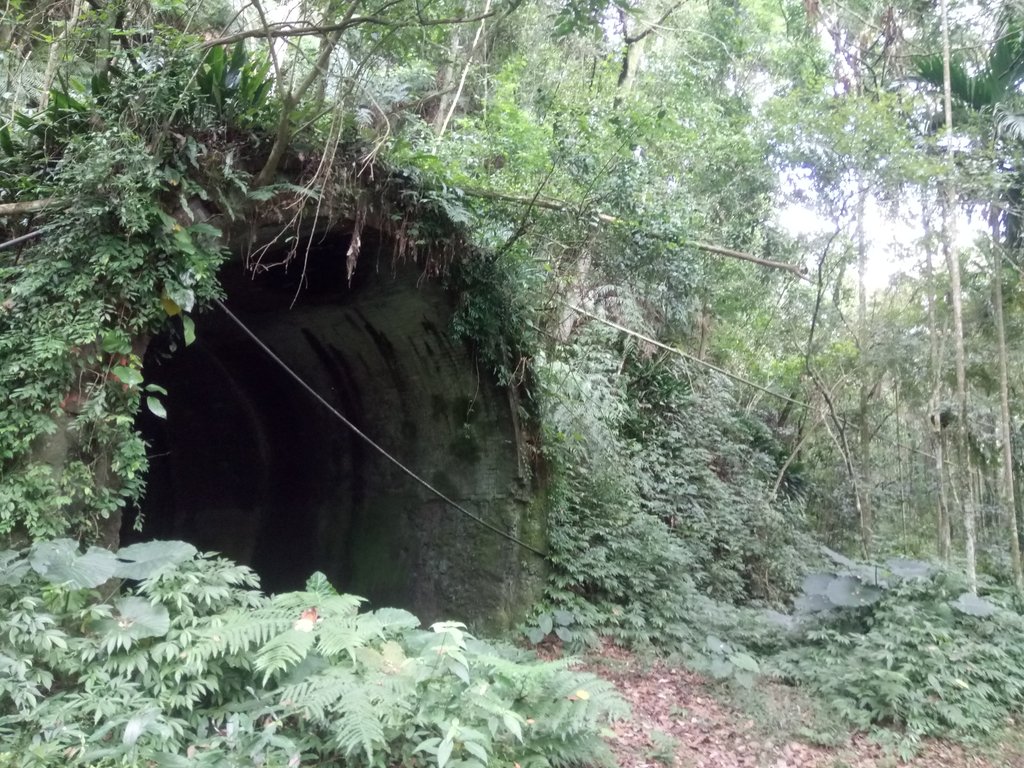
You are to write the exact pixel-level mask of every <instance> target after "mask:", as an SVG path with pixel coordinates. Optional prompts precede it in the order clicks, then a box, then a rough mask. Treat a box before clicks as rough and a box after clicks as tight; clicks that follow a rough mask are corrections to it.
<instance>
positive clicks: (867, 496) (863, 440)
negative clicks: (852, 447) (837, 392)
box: [857, 182, 875, 558]
mask: <svg viewBox="0 0 1024 768" xmlns="http://www.w3.org/2000/svg"><path fill="white" fill-rule="evenodd" d="M867 198H868V188H867V185H866V184H864V183H863V182H862V183H861V186H860V189H859V190H858V192H857V345H858V346H859V347H860V350H859V351H860V357H861V360H866V359H867V352H868V347H869V346H870V344H871V340H870V338H869V336H868V296H867V285H866V276H867V268H868V248H867V236H866V234H865V231H864V217H865V213H866V209H867ZM861 367H862V370H861V383H860V393H859V402H858V408H857V419H858V425H859V429H858V435H857V437H858V451H857V453H858V459H859V461H858V464H859V473H860V480H861V488H862V489H863V490H862V493H861V503H860V540H861V549H862V550H863V551H864V557H866V558H869V557H871V543H872V542H871V540H872V537H873V535H874V525H875V520H874V509H873V507H872V503H873V502H872V498H871V418H870V413H869V411H870V404H871V385H870V383H869V382H868V378H869V377H868V371H867V370H863V368H864V365H863V363H862V366H861Z"/></svg>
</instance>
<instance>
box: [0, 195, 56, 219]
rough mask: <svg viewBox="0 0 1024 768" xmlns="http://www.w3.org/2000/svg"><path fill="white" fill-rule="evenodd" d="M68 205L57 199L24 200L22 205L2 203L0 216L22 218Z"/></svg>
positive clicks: (0, 204)
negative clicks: (47, 209)
mask: <svg viewBox="0 0 1024 768" xmlns="http://www.w3.org/2000/svg"><path fill="white" fill-rule="evenodd" d="M66 205H67V202H66V201H64V200H58V199H57V198H55V197H47V198H43V199H42V200H23V201H22V202H20V203H0V216H20V215H21V214H23V213H37V212H39V211H41V210H43V209H45V208H63V207H64V206H66Z"/></svg>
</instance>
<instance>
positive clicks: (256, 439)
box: [122, 233, 519, 618]
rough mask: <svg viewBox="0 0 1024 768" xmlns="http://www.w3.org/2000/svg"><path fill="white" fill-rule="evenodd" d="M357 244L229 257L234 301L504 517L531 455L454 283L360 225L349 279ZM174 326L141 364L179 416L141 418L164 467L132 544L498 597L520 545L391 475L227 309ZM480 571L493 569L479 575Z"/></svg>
mask: <svg viewBox="0 0 1024 768" xmlns="http://www.w3.org/2000/svg"><path fill="white" fill-rule="evenodd" d="M347 248H348V238H347V236H344V235H343V236H340V237H337V236H336V237H333V238H325V239H324V241H323V242H322V243H321V244H320V245H318V246H317V247H316V248H315V249H313V250H312V251H311V253H310V258H309V262H308V265H307V267H308V268H307V273H306V275H305V280H304V282H303V283H300V275H301V269H298V268H296V267H297V266H298V265H296V264H293V265H292V268H291V269H289V270H288V271H284V270H280V269H278V270H271V271H268V272H265V273H263V274H260V275H257V276H255V277H252V276H251V275H248V274H246V273H245V272H244V271H243V269H242V267H241V266H240V265H239V264H237V263H232V264H229V265H228V266H227V267H226V268H225V271H224V273H223V275H222V277H223V285H224V287H225V291H226V295H227V299H226V304H227V306H228V307H229V308H231V309H232V311H233V312H235V313H236V314H238V315H239V316H240V318H241V319H242V320H243V322H245V323H246V325H247V326H248V327H249V328H250V329H251V330H253V331H254V332H255V333H256V335H257V336H258V337H260V338H261V339H262V340H263V341H265V342H266V343H267V344H268V345H269V346H270V347H271V348H272V349H274V351H275V353H276V354H278V355H280V356H281V357H282V358H284V359H285V361H286V363H288V364H289V365H290V366H292V367H293V368H294V369H295V370H296V372H297V373H298V374H299V375H300V376H301V377H302V378H303V379H304V380H306V381H307V382H308V383H309V384H310V385H311V386H312V387H313V388H314V389H315V390H316V391H317V392H318V393H319V394H321V395H322V396H324V397H325V398H326V399H327V400H328V401H329V402H331V404H332V406H334V407H335V408H337V409H338V410H339V411H341V412H342V413H343V414H345V416H346V417H348V418H349V419H351V420H352V421H353V422H354V423H355V425H356V426H357V427H359V428H360V429H362V430H363V431H365V432H366V433H367V434H368V435H369V436H370V437H372V438H373V439H375V440H377V441H378V442H380V443H381V444H382V445H383V446H384V447H385V448H386V449H388V450H390V451H392V452H393V453H395V454H396V456H397V457H398V458H399V459H400V460H401V461H403V463H406V464H407V465H408V466H411V467H412V468H413V469H414V470H415V471H417V472H419V473H421V474H422V475H424V476H425V477H426V478H427V479H429V480H430V481H431V482H432V483H434V484H435V485H437V486H438V487H439V488H440V489H441V490H442V491H443V492H445V493H447V494H449V495H451V496H452V497H453V498H455V499H457V500H459V501H465V502H466V503H467V504H470V505H476V507H477V508H478V509H480V508H481V507H482V508H483V511H484V513H485V516H486V515H488V514H489V515H491V516H493V517H494V519H495V521H496V522H500V524H501V526H502V527H503V528H504V527H507V522H508V509H510V508H511V507H510V505H508V504H505V500H504V499H502V498H499V496H500V495H501V494H509V493H510V490H511V489H512V487H513V486H514V485H515V482H516V480H517V474H518V467H519V463H518V453H517V447H516V439H517V436H516V434H515V427H514V423H513V420H512V418H511V414H510V409H509V401H508V398H507V393H506V392H505V391H503V390H501V389H500V388H499V387H497V385H496V384H494V383H493V382H487V381H484V382H481V380H480V379H479V378H478V376H479V374H478V367H477V366H476V365H475V364H474V362H473V361H472V360H471V359H470V355H469V352H468V350H467V349H466V348H465V346H464V345H463V344H461V343H458V342H456V341H455V340H454V339H453V338H451V337H450V336H449V335H448V334H447V333H446V332H445V331H444V330H443V329H445V328H447V327H448V324H449V321H450V317H451V313H452V300H451V297H450V296H449V295H448V294H447V293H446V292H445V291H444V289H443V288H442V287H441V286H440V284H438V283H437V281H430V280H426V281H425V280H422V273H421V270H420V269H419V268H418V267H417V266H416V265H415V264H404V265H402V264H399V265H395V264H394V263H393V261H392V258H391V249H390V247H388V244H387V243H384V242H382V240H381V239H380V238H378V237H375V236H373V235H372V234H371V235H370V236H369V237H368V236H367V235H366V234H365V233H364V237H363V247H362V254H361V256H360V260H359V263H358V265H357V270H356V273H355V274H354V275H353V276H352V281H351V286H350V284H349V281H348V279H347V275H346V270H345V252H346V250H347ZM299 288H301V289H302V290H301V291H300V292H299V297H298V301H297V302H296V303H295V307H294V309H290V308H289V306H290V305H291V303H292V301H293V299H294V297H295V294H296V291H297V290H298V289H299ZM170 325H171V328H170V329H169V330H168V331H167V332H165V333H163V334H161V335H160V336H159V337H157V338H155V339H154V340H153V341H152V343H151V344H150V346H149V349H148V350H147V353H146V358H145V366H144V372H145V374H146V377H147V381H149V382H152V383H156V384H159V385H161V386H163V387H164V388H165V389H167V391H168V394H167V396H166V397H165V401H166V410H167V418H166V420H164V419H158V418H157V417H156V416H154V415H153V414H151V413H149V412H148V411H146V409H143V410H142V412H141V413H140V415H139V418H138V422H137V426H138V428H139V430H140V431H141V433H142V435H143V437H144V439H145V440H146V442H147V445H148V451H147V453H148V454H149V455H150V456H151V460H150V470H149V476H148V480H147V493H146V496H145V498H144V500H143V501H142V503H141V504H140V505H139V508H138V509H136V510H129V512H128V513H127V514H126V515H125V518H124V522H123V526H122V541H123V542H124V543H130V542H132V541H138V540H143V539H153V538H164V539H183V540H185V541H189V542H190V543H192V544H194V545H196V546H197V547H198V548H199V549H200V550H201V551H216V552H219V553H221V554H223V555H225V556H227V557H230V558H231V559H233V560H236V561H237V562H240V563H244V564H247V565H250V566H251V567H252V568H253V570H255V571H256V573H257V574H258V575H259V576H260V579H261V584H262V587H263V589H264V590H265V591H267V592H281V591H288V590H294V589H301V588H302V587H303V585H304V584H305V582H306V580H307V578H308V577H309V576H310V574H312V573H313V572H314V571H322V572H323V573H325V574H326V575H327V577H328V579H329V580H330V581H331V582H332V584H334V586H335V587H336V588H338V589H340V590H342V591H347V592H352V593H355V594H360V595H362V596H365V597H367V598H368V599H369V600H370V602H371V604H372V605H377V606H380V605H394V606H397V607H403V608H408V609H410V610H413V611H414V612H416V613H417V614H419V615H420V616H421V618H431V617H437V618H440V617H442V616H443V617H446V618H453V617H454V618H464V617H468V616H469V615H470V614H473V613H476V614H478V615H479V614H480V613H481V612H487V611H493V610H495V609H497V608H498V607H499V604H500V603H501V601H502V600H504V599H505V598H504V597H503V596H502V595H503V594H504V592H508V591H509V590H510V586H509V584H508V583H507V582H508V579H509V578H512V577H513V571H514V570H515V568H514V567H513V566H511V565H510V564H509V563H508V562H507V561H508V559H509V553H508V552H507V551H506V548H503V547H502V546H501V545H498V544H495V542H493V541H491V540H489V539H482V538H481V533H480V531H477V530H473V529H469V528H467V524H466V522H465V521H464V520H459V519H457V517H458V516H457V515H455V516H453V515H452V514H451V513H450V511H448V510H446V509H444V505H443V504H439V503H438V502H437V500H436V499H434V498H428V497H427V496H426V495H425V494H424V491H423V489H421V488H420V487H419V486H418V485H416V483H415V481H413V480H412V479H411V478H408V477H407V476H405V475H402V474H401V473H400V472H396V471H395V469H394V467H392V466H390V465H389V464H387V462H386V461H385V460H384V459H383V458H382V457H381V456H379V454H377V453H376V452H375V451H374V450H373V449H372V448H371V447H370V446H369V445H367V444H366V443H364V442H363V441H362V440H361V439H360V438H359V437H358V436H356V435H355V434H354V433H353V432H351V431H349V430H348V429H347V428H346V427H345V426H344V425H343V424H342V423H340V422H339V421H337V420H335V419H334V418H333V417H332V416H331V414H330V412H329V411H328V410H327V409H326V408H324V407H323V406H322V405H321V404H320V403H318V402H317V401H316V400H315V399H314V398H313V397H312V396H310V395H309V393H307V392H305V391H304V390H303V389H302V388H301V386H300V385H299V384H298V383H296V382H295V381H294V380H292V379H291V378H290V377H289V375H288V374H287V373H286V372H285V371H284V370H282V369H281V368H280V367H279V366H278V365H277V364H276V363H275V362H274V361H273V360H272V359H271V358H270V357H269V356H268V355H266V354H265V352H263V350H261V349H260V348H259V347H258V346H257V345H256V344H255V343H254V342H253V341H252V340H251V339H249V338H247V337H246V336H245V335H244V333H243V332H242V331H241V330H240V329H238V328H237V327H235V326H234V325H233V323H231V321H230V320H229V319H228V318H227V317H226V316H225V315H224V314H223V313H222V312H220V311H216V310H211V311H208V312H205V313H202V314H201V315H199V316H198V317H197V318H196V329H197V338H196V341H195V343H194V344H192V345H191V346H189V347H188V348H184V345H183V342H182V340H181V338H180V335H179V334H178V333H176V331H175V330H174V325H175V323H173V322H172V323H171V324H170ZM467 435H469V436H470V437H469V438H467ZM467 441H468V443H469V444H468V445H467ZM467 448H469V449H472V450H468V449H467ZM492 497H493V498H492ZM511 506H515V505H514V504H513V505H511ZM140 515H141V519H142V528H141V531H135V530H134V524H135V523H136V521H137V520H138V519H139V516H140ZM503 517H504V520H502V519H501V518H503ZM491 538H493V536H492V537H491ZM467 547H470V549H473V551H472V552H467ZM474 548H475V549H474ZM477 571H479V572H480V573H484V574H486V573H489V574H490V580H491V581H493V582H494V583H493V584H490V585H488V586H487V587H486V588H483V589H481V588H480V585H479V584H478V583H474V582H476V580H477V578H479V575H480V574H479V573H477ZM503 590H504V592H503ZM485 593H486V594H485ZM491 593H493V594H491Z"/></svg>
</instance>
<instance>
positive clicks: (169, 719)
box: [0, 539, 624, 768]
mask: <svg viewBox="0 0 1024 768" xmlns="http://www.w3.org/2000/svg"><path fill="white" fill-rule="evenodd" d="M0 563H2V571H0V596H2V600H0V605H2V606H3V607H2V609H0V637H2V640H0V669H2V672H3V674H2V676H0V737H2V739H0V740H2V744H3V746H2V747H0V761H2V762H3V764H4V765H10V766H25V767H26V768H27V767H28V766H58V765H59V766H65V765H67V766H90V767H92V768H100V767H101V766H127V765H150V764H154V765H166V766H178V765H181V766H235V765H238V766H241V765H252V764H253V763H254V762H255V763H256V764H268V765H286V764H295V765H298V764H304V763H305V762H306V761H315V762H318V763H333V764H337V763H338V762H340V761H343V762H344V764H345V765H353V766H356V765H365V766H385V765H406V766H426V765H435V766H438V768H443V767H444V766H446V765H448V766H464V767H465V768H473V766H477V767H479V766H483V765H488V764H501V765H511V764H512V763H518V764H520V765H523V766H537V767H538V768H539V767H540V766H558V765H578V764H584V763H585V764H588V765H597V764H601V763H603V762H605V761H606V760H607V753H606V747H605V746H604V744H603V742H602V741H601V740H600V739H599V738H598V730H599V728H600V727H601V725H602V723H605V722H607V720H608V718H610V717H618V716H621V715H622V714H623V713H624V705H623V703H622V702H621V700H620V699H618V697H617V695H616V694H615V693H614V691H613V690H612V689H611V686H610V685H609V684H608V683H606V682H604V681H601V680H599V679H597V678H595V677H593V676H591V675H586V674H582V673H578V672H573V671H571V670H570V668H569V667H570V662H569V660H562V661H555V662H540V661H537V660H536V659H533V658H531V657H530V655H529V654H525V653H523V652H521V651H517V650H514V649H512V648H510V647H505V646H502V645H493V644H488V643H484V642H482V641H480V640H477V639H475V638H474V637H472V636H471V635H469V634H468V633H467V632H466V631H465V628H464V627H463V626H462V625H460V624H457V623H440V624H435V625H434V626H433V627H432V628H431V629H430V630H429V631H427V630H420V629H418V626H419V621H418V620H417V619H416V618H415V617H414V616H412V615H411V614H409V613H407V612H405V611H400V610H397V609H388V608H382V609H378V610H375V611H371V612H363V613H361V612H359V605H360V603H361V602H362V601H361V599H360V598H357V597H353V596H351V595H342V594H338V593H337V592H336V591H335V590H334V589H333V588H332V587H331V586H330V584H328V583H327V582H326V580H325V579H324V578H323V577H322V576H321V575H319V574H314V575H313V576H312V577H311V578H310V581H309V583H308V584H307V587H306V590H305V591H303V592H292V593H286V594H281V595H276V596H275V597H272V598H268V597H265V596H264V595H263V594H261V593H260V592H259V591H258V590H257V589H255V586H256V578H255V576H254V574H253V573H252V572H251V571H249V570H248V569H246V568H244V567H241V566H238V565H235V564H233V563H230V562H228V561H225V560H223V559H219V558H212V557H208V556H199V555H197V554H196V552H195V550H194V548H192V547H191V546H190V545H187V544H183V543H182V542H149V543H146V544H139V545H133V546H131V547H127V548H124V549H122V550H120V551H119V552H117V553H116V554H115V553H111V552H109V551H107V550H101V549H91V550H89V551H88V552H86V553H84V554H83V553H80V552H79V551H78V548H77V546H76V545H75V544H74V542H71V541H69V540H67V539H58V540H53V541H47V542H42V543H39V544H36V545H35V546H34V547H33V548H32V549H31V550H30V551H28V552H23V553H17V552H13V551H7V552H4V553H2V554H0ZM111 576H115V577H122V578H126V579H127V580H128V582H129V584H130V586H127V587H125V588H122V589H121V590H120V592H119V593H118V596H117V597H114V598H113V599H109V597H108V599H101V595H100V593H99V592H97V591H96V588H100V589H106V590H107V592H108V595H109V592H110V591H111V589H112V588H111V587H108V586H104V585H109V584H110V582H109V581H108V579H109V578H110V577H111Z"/></svg>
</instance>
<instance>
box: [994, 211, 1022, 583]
mask: <svg viewBox="0 0 1024 768" xmlns="http://www.w3.org/2000/svg"><path fill="white" fill-rule="evenodd" d="M989 223H990V224H991V227H992V303H993V305H994V309H995V321H996V346H997V354H998V356H999V405H1000V419H999V421H1000V425H999V426H1000V431H1001V432H1002V439H1003V476H1002V483H1001V484H1000V490H1001V493H1000V494H999V495H1000V500H1001V502H1002V508H1003V514H1004V515H1005V517H1006V522H1007V526H1008V528H1009V533H1010V564H1011V566H1012V568H1013V581H1014V584H1016V586H1017V589H1018V590H1019V589H1021V588H1024V570H1022V567H1021V557H1020V538H1019V534H1018V531H1017V500H1016V493H1015V489H1014V487H1013V429H1012V426H1011V422H1010V383H1009V374H1008V373H1007V369H1008V367H1009V366H1008V365H1007V360H1006V326H1005V324H1004V321H1003V280H1002V275H1003V269H1002V267H1003V261H1002V254H1001V253H1000V248H999V214H998V212H997V211H996V210H995V208H994V206H993V211H992V212H991V213H990V214H989Z"/></svg>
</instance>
